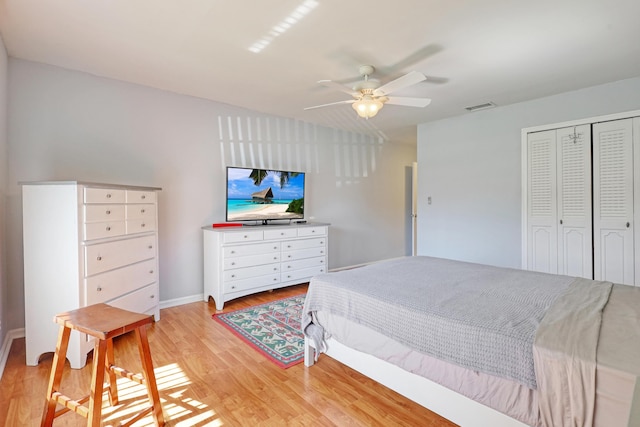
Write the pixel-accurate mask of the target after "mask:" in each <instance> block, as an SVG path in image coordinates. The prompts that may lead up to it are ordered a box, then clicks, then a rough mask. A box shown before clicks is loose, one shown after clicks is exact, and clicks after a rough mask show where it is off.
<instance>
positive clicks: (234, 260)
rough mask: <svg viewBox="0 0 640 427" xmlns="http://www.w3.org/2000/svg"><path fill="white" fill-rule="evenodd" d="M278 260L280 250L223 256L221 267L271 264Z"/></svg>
mask: <svg viewBox="0 0 640 427" xmlns="http://www.w3.org/2000/svg"><path fill="white" fill-rule="evenodd" d="M278 261H280V252H273V253H267V254H258V255H251V256H243V257H231V258H224V259H223V261H222V268H224V269H225V270H231V269H234V268H244V267H251V266H253V265H262V264H271V263H274V262H278Z"/></svg>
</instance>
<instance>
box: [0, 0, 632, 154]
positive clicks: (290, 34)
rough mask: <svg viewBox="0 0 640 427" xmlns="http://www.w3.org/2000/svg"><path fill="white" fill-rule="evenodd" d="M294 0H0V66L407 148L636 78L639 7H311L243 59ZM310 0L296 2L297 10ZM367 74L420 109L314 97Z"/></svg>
mask: <svg viewBox="0 0 640 427" xmlns="http://www.w3.org/2000/svg"><path fill="white" fill-rule="evenodd" d="M303 1H304V0H277V1H265V0H226V1H224V0H0V31H1V33H2V37H3V40H4V43H5V46H6V48H7V51H8V53H9V55H10V56H12V57H15V58H23V59H27V60H31V61H37V62H43V63H47V64H52V65H56V66H60V67H64V68H69V69H74V70H80V71H85V72H88V73H91V74H95V75H98V76H104V77H109V78H113V79H118V80H123V81H127V82H132V83H138V84H141V85H146V86H151V87H155V88H159V89H164V90H169V91H173V92H177V93H181V94H187V95H193V96H197V97H201V98H206V99H211V100H215V101H220V102H223V103H227V104H232V105H236V106H241V107H246V108H248V109H251V110H255V111H259V112H265V113H269V114H275V115H279V116H284V117H291V118H295V119H300V120H304V121H309V122H314V123H319V124H325V125H329V126H333V127H338V128H345V129H351V130H357V131H360V132H365V133H369V132H373V133H376V134H378V135H382V136H384V137H386V138H389V139H391V140H393V141H400V142H414V141H415V138H416V136H415V129H416V124H418V123H423V122H427V121H431V120H436V119H440V118H444V117H449V116H454V115H460V114H473V113H468V112H466V110H465V109H464V108H465V107H467V106H471V105H477V104H482V103H485V102H489V101H492V102H494V103H495V104H496V105H498V106H500V105H506V104H512V103H515V102H520V101H525V100H528V99H533V98H539V97H542V96H546V95H551V94H554V93H559V92H565V91H570V90H575V89H579V88H582V87H587V86H592V85H597V84H602V83H606V82H610V81H616V80H621V79H625V78H629V77H636V76H640V42H639V41H640V1H638V0H536V1H531V0H416V1H411V0H395V1H382V0H380V1H377V2H373V1H370V0H369V1H365V0H317V6H316V7H315V8H313V10H312V11H311V12H310V13H309V14H307V15H306V16H304V17H303V18H302V19H300V20H299V21H298V22H297V23H296V24H295V25H293V26H291V28H289V29H288V31H286V32H284V33H282V34H280V35H278V36H277V37H274V38H273V40H272V41H271V43H270V44H269V45H268V46H267V47H266V48H265V49H263V50H262V51H261V52H260V53H253V52H251V51H249V47H251V46H252V45H253V44H254V43H255V42H256V41H258V40H260V39H261V38H262V37H264V36H268V35H269V33H270V32H271V31H272V29H273V27H275V26H276V25H277V24H279V23H281V22H283V21H284V20H285V18H286V17H287V16H288V15H289V14H291V13H292V12H293V11H294V10H296V8H298V6H300V4H302V2H303ZM307 1H309V0H307ZM361 64H371V65H374V66H376V67H377V68H378V71H379V73H377V74H376V75H375V76H374V77H377V78H379V79H380V80H382V82H383V83H385V82H387V81H389V80H391V79H394V78H396V77H399V76H400V75H402V74H404V73H406V72H409V71H412V70H417V71H420V72H422V73H424V74H425V75H427V77H428V78H429V79H428V80H427V81H425V82H422V83H419V84H417V85H415V86H412V87H409V88H406V89H403V90H402V91H398V92H395V93H394V95H398V96H413V97H428V98H431V99H432V100H433V102H432V103H431V105H429V106H428V107H426V108H411V107H401V106H395V105H387V106H385V107H384V108H383V110H382V111H381V112H380V113H379V114H378V116H376V117H374V118H373V119H370V120H368V121H367V120H364V119H360V118H357V116H356V114H355V112H354V111H353V110H352V109H351V107H350V106H349V105H339V106H334V107H327V108H323V109H317V110H311V111H304V110H303V108H304V107H308V106H312V105H317V104H323V103H330V102H334V101H340V100H344V99H348V98H349V95H347V94H345V93H342V92H339V91H335V90H331V89H329V88H326V87H321V86H319V85H318V84H317V83H316V82H317V81H318V80H322V79H330V80H334V81H338V82H340V83H344V84H348V83H351V82H354V81H356V80H358V78H359V76H358V66H359V65H361Z"/></svg>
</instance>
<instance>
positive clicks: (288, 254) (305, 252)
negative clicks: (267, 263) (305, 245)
mask: <svg viewBox="0 0 640 427" xmlns="http://www.w3.org/2000/svg"><path fill="white" fill-rule="evenodd" d="M326 253H327V248H325V247H324V246H323V247H320V248H309V249H300V250H297V251H282V262H287V261H295V260H298V259H304V258H315V257H319V256H324V255H326Z"/></svg>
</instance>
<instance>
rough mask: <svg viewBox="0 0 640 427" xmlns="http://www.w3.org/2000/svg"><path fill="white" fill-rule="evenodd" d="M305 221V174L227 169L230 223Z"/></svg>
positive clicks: (228, 215)
mask: <svg viewBox="0 0 640 427" xmlns="http://www.w3.org/2000/svg"><path fill="white" fill-rule="evenodd" d="M302 218H304V173H303V172H292V171H279V170H265V169H251V168H238V167H227V221H261V222H262V223H263V224H266V223H267V221H271V220H278V219H285V220H287V219H288V220H291V219H302Z"/></svg>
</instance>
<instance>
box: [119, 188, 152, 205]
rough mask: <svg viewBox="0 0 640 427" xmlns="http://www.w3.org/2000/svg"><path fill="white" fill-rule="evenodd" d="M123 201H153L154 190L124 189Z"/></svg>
mask: <svg viewBox="0 0 640 427" xmlns="http://www.w3.org/2000/svg"><path fill="white" fill-rule="evenodd" d="M125 201H126V203H155V202H156V192H155V191H145V190H126V191H125Z"/></svg>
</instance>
